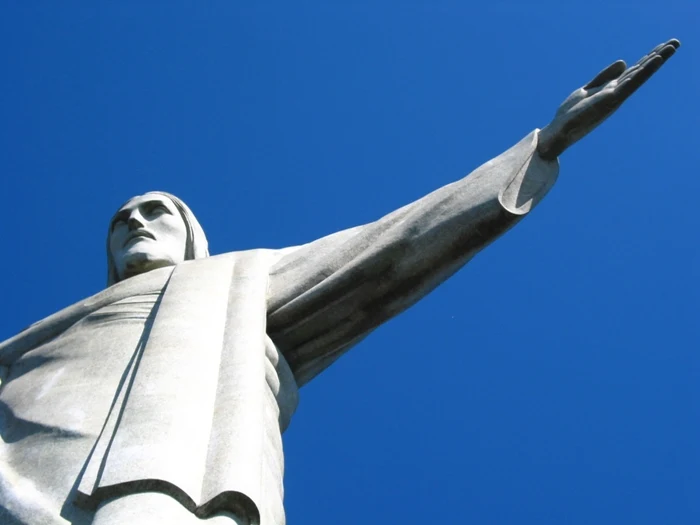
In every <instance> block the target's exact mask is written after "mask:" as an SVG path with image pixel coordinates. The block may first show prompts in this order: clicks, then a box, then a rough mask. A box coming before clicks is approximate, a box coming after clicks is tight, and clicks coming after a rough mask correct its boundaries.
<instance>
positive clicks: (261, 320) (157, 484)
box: [0, 131, 558, 525]
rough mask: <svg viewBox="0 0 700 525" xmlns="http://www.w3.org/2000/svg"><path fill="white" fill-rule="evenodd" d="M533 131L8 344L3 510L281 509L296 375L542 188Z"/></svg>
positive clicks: (92, 303) (544, 175)
mask: <svg viewBox="0 0 700 525" xmlns="http://www.w3.org/2000/svg"><path fill="white" fill-rule="evenodd" d="M536 145H537V132H536V131H535V132H533V133H531V134H530V135H528V136H527V137H525V138H524V139H523V140H522V141H520V142H519V143H518V144H516V145H515V146H513V147H512V148H511V149H509V150H508V151H506V152H505V153H503V154H502V155H500V156H498V157H496V158H495V159H493V160H491V161H489V162H487V163H486V164H484V165H482V166H481V167H480V168H478V169H477V170H475V171H474V172H473V173H471V174H470V175H469V176H467V177H466V178H464V179H462V180H460V181H458V182H455V183H453V184H450V185H447V186H445V187H443V188H440V189H438V190H436V191H435V192H433V193H431V194H429V195H427V196H426V197H424V198H422V199H420V200H418V201H416V202H414V203H412V204H409V205H407V206H404V207H403V208H401V209H399V210H397V211H395V212H393V213H391V214H389V215H387V216H385V217H383V218H382V219H380V220H378V221H376V222H373V223H370V224H367V225H364V226H360V227H357V228H352V229H349V230H345V231H342V232H339V233H336V234H333V235H330V236H328V237H324V238H322V239H319V240H317V241H314V242H312V243H309V244H306V245H303V246H298V247H293V248H286V249H283V250H251V251H248V252H233V253H228V254H223V255H219V256H215V257H210V258H206V259H199V260H194V261H188V262H185V263H183V264H180V265H178V266H176V267H175V268H174V269H173V268H163V269H159V270H154V271H152V272H148V273H146V274H142V275H138V276H135V277H132V278H130V279H127V280H125V281H122V282H119V283H117V284H115V285H113V286H110V287H109V288H108V289H106V290H104V291H102V292H100V293H98V294H96V295H94V296H93V297H91V298H89V299H87V300H85V301H81V302H80V303H78V304H76V305H73V306H71V307H68V308H66V309H64V310H62V311H60V312H58V313H56V314H54V315H52V316H49V317H47V318H46V319H44V320H42V321H39V322H38V323H35V324H34V325H32V326H31V327H29V328H28V329H26V330H24V331H23V332H21V333H20V334H18V335H17V336H15V337H13V338H11V339H9V340H7V341H5V342H3V343H0V366H2V367H5V369H6V374H5V379H4V380H3V384H2V386H0V434H1V435H2V443H0V521H2V522H3V523H23V522H28V523H74V524H83V523H84V524H87V523H97V524H99V525H112V524H113V523H117V521H114V519H117V518H114V519H111V518H110V514H109V509H110V504H109V501H110V500H112V501H114V500H115V499H116V500H119V501H120V502H121V501H122V500H123V503H124V504H125V505H128V504H129V503H128V502H130V501H132V502H134V503H133V504H134V505H136V506H138V509H137V511H136V512H137V513H140V515H143V516H146V518H144V523H157V522H158V519H159V518H158V516H157V515H155V516H150V517H149V514H148V513H149V508H148V506H149V504H148V503H147V502H148V501H149V500H148V499H147V498H146V499H144V498H143V497H142V496H144V493H150V494H153V493H159V494H164V495H167V497H168V498H172V499H173V500H175V501H177V502H178V505H181V506H182V507H183V508H184V509H186V512H185V511H184V510H183V513H184V514H182V516H183V517H182V518H177V520H176V521H173V523H177V524H180V523H181V524H183V525H184V524H187V523H194V522H197V521H198V520H199V519H200V518H204V517H209V516H215V515H219V516H220V517H221V516H226V515H230V516H232V518H231V519H232V520H234V519H235V520H239V521H235V523H250V524H258V523H260V524H262V525H282V524H284V521H285V518H284V510H283V506H282V495H283V487H282V478H283V470H284V467H283V454H282V441H281V434H282V432H283V431H284V429H285V428H286V427H287V425H288V424H289V421H290V419H291V417H292V414H293V413H294V410H295V408H296V404H297V400H298V390H297V389H298V386H301V385H303V384H305V383H306V382H308V381H310V380H311V379H313V378H314V377H315V376H316V375H318V374H319V373H320V372H321V371H323V370H324V369H325V368H326V367H328V366H329V365H330V364H331V363H333V362H334V361H335V360H336V359H338V358H339V357H340V356H341V355H342V354H343V353H344V352H345V351H347V350H348V349H349V348H351V347H352V346H353V345H355V344H356V343H357V342H359V341H360V340H361V339H362V338H364V337H365V336H367V335H368V334H369V333H370V332H371V331H372V330H374V329H375V328H376V327H377V326H379V325H380V324H381V323H383V322H384V321H386V320H388V319H389V318H391V317H393V316H394V315H396V314H398V313H400V312H401V311H403V310H404V309H405V308H407V307H409V306H410V305H411V304H413V303H415V302H416V301H417V300H419V299H420V298H421V297H423V296H424V295H425V294H427V293H428V292H429V291H430V290H432V289H433V288H435V287H436V286H437V285H438V284H440V283H441V282H442V281H444V280H445V279H447V278H448V277H449V276H450V275H452V273H454V272H455V271H457V270H458V269H459V268H460V267H461V266H462V265H464V264H465V263H466V262H467V261H468V260H469V259H470V258H471V257H473V256H474V255H475V254H476V253H477V252H478V251H479V250H481V249H482V248H484V247H485V246H486V245H488V244H489V243H490V242H492V241H493V240H494V239H495V238H497V237H498V236H499V235H501V234H502V233H503V232H505V231H506V230H507V229H509V228H510V227H512V226H513V225H514V224H516V223H517V222H518V220H520V218H522V217H523V216H524V215H525V214H527V213H528V212H529V211H530V210H531V209H532V208H533V207H534V206H535V205H536V204H537V202H539V200H540V199H541V198H542V197H543V196H544V195H545V194H546V193H547V191H548V190H549V189H550V188H551V186H552V185H553V184H554V181H555V180H556V177H557V174H558V164H557V162H556V161H554V162H547V161H544V160H542V159H541V158H540V157H539V156H538V155H537V154H536ZM514 265H517V259H516V258H514ZM137 496H138V497H137ZM159 497H160V496H159ZM143 502H146V503H143ZM142 507H143V508H142ZM154 508H155V507H154ZM95 509H97V511H96V510H95ZM3 513H4V514H3ZM115 515H116V514H115ZM234 517H235V518H234ZM149 519H150V521H148V520H149ZM217 519H218V518H217ZM217 523H218V522H217ZM232 523H234V521H232Z"/></svg>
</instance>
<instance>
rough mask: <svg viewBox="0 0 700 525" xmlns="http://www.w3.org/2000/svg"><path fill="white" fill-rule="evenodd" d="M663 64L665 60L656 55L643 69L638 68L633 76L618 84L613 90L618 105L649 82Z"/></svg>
mask: <svg viewBox="0 0 700 525" xmlns="http://www.w3.org/2000/svg"><path fill="white" fill-rule="evenodd" d="M664 62H665V60H664V59H663V58H662V57H661V56H658V55H657V56H655V57H653V58H652V59H651V60H649V61H648V62H647V63H646V64H645V65H644V67H640V68H639V69H638V70H637V71H636V72H635V73H634V74H632V75H630V76H629V77H627V78H625V79H624V80H623V81H622V82H620V84H618V86H617V87H616V88H615V98H617V99H618V101H619V102H618V103H622V102H623V101H624V100H626V99H627V98H629V96H630V95H632V93H634V92H635V91H637V90H638V89H639V87H640V86H641V85H642V84H644V83H645V82H646V81H647V80H649V79H650V78H651V76H652V75H653V74H654V73H656V72H657V71H658V70H659V68H660V67H661V66H662V65H663V64H664Z"/></svg>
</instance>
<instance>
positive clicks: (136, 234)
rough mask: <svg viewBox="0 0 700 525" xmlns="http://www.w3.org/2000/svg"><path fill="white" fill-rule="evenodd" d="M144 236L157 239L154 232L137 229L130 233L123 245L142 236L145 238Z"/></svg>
mask: <svg viewBox="0 0 700 525" xmlns="http://www.w3.org/2000/svg"><path fill="white" fill-rule="evenodd" d="M144 237H145V238H146V239H153V240H154V241H155V240H156V238H155V237H154V236H153V234H152V233H151V232H149V231H146V230H137V231H135V232H133V233H131V234H129V236H128V237H127V238H126V241H124V246H123V247H126V245H127V244H129V243H130V242H131V241H133V240H135V239H140V238H144Z"/></svg>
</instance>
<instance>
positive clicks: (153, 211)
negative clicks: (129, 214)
mask: <svg viewBox="0 0 700 525" xmlns="http://www.w3.org/2000/svg"><path fill="white" fill-rule="evenodd" d="M148 213H149V214H150V215H161V214H163V213H170V210H169V209H168V208H166V206H165V204H154V205H152V206H150V207H149V208H148Z"/></svg>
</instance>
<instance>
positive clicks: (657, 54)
mask: <svg viewBox="0 0 700 525" xmlns="http://www.w3.org/2000/svg"><path fill="white" fill-rule="evenodd" d="M670 42H674V41H670ZM675 42H676V43H678V41H677V40H675ZM678 45H680V43H678ZM676 49H678V47H677V46H676V45H674V44H673V43H670V44H669V43H665V44H662V45H661V46H657V47H656V48H655V49H654V52H653V53H651V54H649V55H647V56H646V57H644V60H643V61H642V62H640V63H638V64H636V65H634V66H632V67H631V68H629V69H628V70H627V71H625V72H624V73H623V74H622V75H621V76H620V78H619V79H618V81H619V83H620V84H623V83H624V82H625V81H626V80H627V79H628V78H630V77H633V76H636V75H637V74H639V72H640V71H641V70H645V69H646V68H648V67H650V66H651V65H652V64H653V63H656V61H657V60H658V59H659V58H661V60H662V63H663V62H665V61H666V60H668V59H669V58H671V56H673V54H674V53H675V52H676ZM657 69H658V67H656V69H654V70H653V71H652V74H653V73H654V72H656V70H657ZM646 78H648V77H646ZM644 81H646V79H645V80H644Z"/></svg>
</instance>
